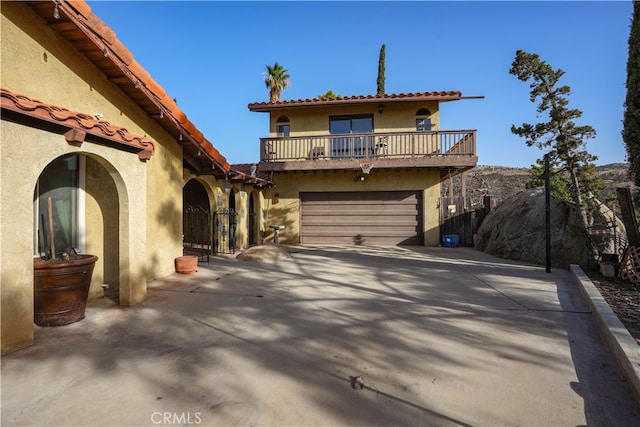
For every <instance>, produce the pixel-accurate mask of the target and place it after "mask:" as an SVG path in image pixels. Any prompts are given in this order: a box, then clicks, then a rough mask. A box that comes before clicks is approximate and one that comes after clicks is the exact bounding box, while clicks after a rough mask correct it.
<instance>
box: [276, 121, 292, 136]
mask: <svg viewBox="0 0 640 427" xmlns="http://www.w3.org/2000/svg"><path fill="white" fill-rule="evenodd" d="M290 131H291V124H290V123H289V117H287V116H280V117H278V120H276V135H277V136H282V137H288V136H289V133H290Z"/></svg>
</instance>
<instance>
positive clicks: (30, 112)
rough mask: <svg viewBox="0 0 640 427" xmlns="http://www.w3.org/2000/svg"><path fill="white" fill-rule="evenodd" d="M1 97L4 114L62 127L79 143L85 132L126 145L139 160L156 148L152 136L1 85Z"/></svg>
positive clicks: (146, 158) (148, 155)
mask: <svg viewBox="0 0 640 427" xmlns="http://www.w3.org/2000/svg"><path fill="white" fill-rule="evenodd" d="M0 100H1V101H2V102H1V106H2V115H3V118H7V119H14V120H16V121H20V122H23V121H24V120H25V117H28V118H30V119H32V120H33V121H37V122H45V123H48V124H53V125H54V127H56V128H58V129H61V131H62V132H63V133H64V135H65V137H66V139H67V142H70V143H82V142H84V140H85V139H86V138H87V136H88V137H89V139H94V140H97V142H107V143H111V144H115V145H118V146H125V147H124V148H125V149H127V150H129V151H136V152H137V153H138V157H139V158H140V159H141V160H148V159H150V158H151V155H152V154H153V151H154V148H155V147H154V145H153V142H152V141H151V140H149V139H147V138H145V137H143V136H139V135H135V134H133V133H131V132H129V131H128V130H127V129H125V128H123V127H119V126H114V125H112V124H111V123H109V122H107V121H105V120H97V119H96V118H95V117H93V116H90V115H88V114H84V113H78V112H75V111H70V110H67V109H65V108H62V107H58V106H55V105H51V104H45V103H44V102H41V101H38V100H36V99H32V98H28V97H26V96H24V95H19V94H16V93H13V92H11V91H8V90H6V89H0ZM27 120H28V119H27ZM45 127H47V126H46V125H45Z"/></svg>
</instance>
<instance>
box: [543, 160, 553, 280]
mask: <svg viewBox="0 0 640 427" xmlns="http://www.w3.org/2000/svg"><path fill="white" fill-rule="evenodd" d="M549 176H550V172H549V153H547V154H545V155H544V222H545V247H546V256H545V271H546V272H547V273H551V194H550V193H551V183H550V181H551V180H550V177H549Z"/></svg>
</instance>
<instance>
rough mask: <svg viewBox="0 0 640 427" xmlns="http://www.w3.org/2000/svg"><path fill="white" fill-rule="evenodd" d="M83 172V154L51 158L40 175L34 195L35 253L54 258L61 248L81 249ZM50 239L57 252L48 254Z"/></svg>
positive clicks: (82, 231)
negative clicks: (52, 159) (51, 225)
mask: <svg viewBox="0 0 640 427" xmlns="http://www.w3.org/2000/svg"><path fill="white" fill-rule="evenodd" d="M83 172H84V157H82V156H79V155H77V154H71V155H67V156H63V157H59V158H57V159H55V160H54V161H52V162H51V163H50V164H49V165H47V167H46V168H45V169H44V170H43V172H42V174H41V175H40V178H39V179H38V182H37V184H36V190H35V194H34V202H35V206H34V217H35V218H34V225H35V234H34V238H35V245H34V246H35V248H34V249H35V252H36V254H37V255H41V256H46V257H47V258H49V257H52V258H55V257H56V255H59V253H62V252H63V251H65V252H71V251H72V250H74V249H75V250H83V249H84V216H83V214H82V212H81V210H82V208H83V206H84V192H83V191H82V190H81V189H82V188H83V187H84V173H83ZM48 224H53V227H50V226H48ZM51 228H53V235H51ZM52 241H53V242H55V248H56V252H59V253H58V254H51V253H50V250H49V248H50V244H51V242H52Z"/></svg>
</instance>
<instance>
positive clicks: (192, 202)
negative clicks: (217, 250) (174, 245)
mask: <svg viewBox="0 0 640 427" xmlns="http://www.w3.org/2000/svg"><path fill="white" fill-rule="evenodd" d="M210 193H211V189H210V188H209V189H207V188H206V186H205V185H204V184H203V183H202V182H200V181H199V180H198V179H195V178H192V179H190V180H188V181H187V182H186V183H185V185H184V186H183V188H182V212H183V214H182V218H183V219H182V242H183V253H184V254H185V255H186V254H190V255H197V256H198V257H199V258H201V259H202V260H206V261H208V260H209V256H210V255H211V251H212V247H213V234H212V229H213V215H212V207H213V205H212V203H213V202H212V200H211V194H210Z"/></svg>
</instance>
